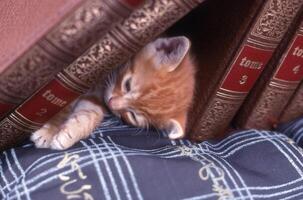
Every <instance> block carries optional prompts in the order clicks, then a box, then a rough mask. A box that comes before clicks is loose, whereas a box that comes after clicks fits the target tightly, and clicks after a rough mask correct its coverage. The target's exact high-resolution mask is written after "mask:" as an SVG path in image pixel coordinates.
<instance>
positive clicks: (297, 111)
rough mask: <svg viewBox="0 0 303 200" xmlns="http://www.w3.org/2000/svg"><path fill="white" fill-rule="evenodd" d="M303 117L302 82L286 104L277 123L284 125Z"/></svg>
mask: <svg viewBox="0 0 303 200" xmlns="http://www.w3.org/2000/svg"><path fill="white" fill-rule="evenodd" d="M302 116H303V81H302V82H301V84H300V86H299V87H298V88H297V90H296V92H295V93H294V95H293V96H292V98H291V100H290V101H289V102H288V104H287V106H286V108H285V109H284V111H283V113H282V114H281V116H280V119H279V122H281V123H286V122H290V121H291V120H294V119H296V118H298V117H302Z"/></svg>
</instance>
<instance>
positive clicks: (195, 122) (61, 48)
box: [0, 0, 303, 150]
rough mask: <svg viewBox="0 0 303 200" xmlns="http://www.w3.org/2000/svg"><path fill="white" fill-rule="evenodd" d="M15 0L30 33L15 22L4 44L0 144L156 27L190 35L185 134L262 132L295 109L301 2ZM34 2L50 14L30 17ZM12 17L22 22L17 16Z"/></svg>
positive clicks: (20, 135)
mask: <svg viewBox="0 0 303 200" xmlns="http://www.w3.org/2000/svg"><path fill="white" fill-rule="evenodd" d="M202 2H203V3H202ZM15 4H16V5H15V7H16V8H17V9H18V8H19V10H20V11H22V12H23V13H24V15H22V16H23V18H28V19H32V20H29V21H30V23H29V24H30V27H31V29H30V31H29V30H23V29H22V28H20V26H19V27H17V29H19V32H20V31H23V32H24V33H25V34H20V35H21V36H22V37H23V38H22V37H21V36H20V38H18V39H19V40H20V41H22V42H21V43H19V42H16V41H15V42H11V43H9V45H7V46H10V48H11V49H14V50H15V52H14V53H11V52H8V53H9V54H6V57H5V56H4V57H3V58H2V60H0V63H1V66H0V117H1V118H2V121H1V122H0V150H4V149H6V148H9V147H11V146H14V145H17V144H19V143H20V142H22V141H23V140H24V139H25V138H27V137H28V136H29V135H30V133H31V132H33V131H34V130H36V129H38V128H39V127H41V126H42V125H43V124H44V123H45V122H47V121H48V120H49V119H50V118H51V117H52V116H54V115H55V114H56V113H58V112H59V111H60V110H62V109H63V108H64V107H65V106H66V105H68V104H69V103H70V102H72V101H73V100H74V99H76V98H77V97H78V96H79V95H81V94H83V93H85V92H86V91H87V90H88V89H89V88H90V87H91V86H92V85H93V84H94V83H95V81H96V80H97V79H100V78H102V77H103V76H105V75H106V74H107V73H108V72H109V71H110V70H112V69H114V68H115V67H117V66H118V65H119V64H121V63H123V62H125V61H127V59H128V58H129V57H130V56H132V55H133V54H134V53H136V52H137V51H138V50H140V48H142V47H143V46H144V45H145V44H146V43H148V42H149V41H151V40H152V39H154V38H155V37H157V36H158V35H159V34H161V33H163V32H165V34H166V35H185V36H187V37H189V38H190V39H191V40H192V54H193V56H194V58H195V59H196V61H197V76H196V94H195V98H194V102H193V105H192V111H191V112H190V115H189V116H188V122H187V132H188V135H189V136H190V138H191V139H193V140H198V141H201V140H205V139H209V138H217V137H221V136H224V135H226V134H227V133H228V131H227V130H228V129H229V128H230V127H236V128H241V129H242V128H266V129H268V128H271V127H272V126H273V124H274V123H277V122H279V121H283V122H285V121H289V120H292V119H294V118H296V117H299V116H300V115H302V114H303V109H302V107H303V101H302V96H303V95H302V93H303V92H302V84H301V86H299V84H300V82H302V78H303V67H301V65H302V64H303V38H302V37H303V23H301V21H302V5H303V0H292V1H289V0H246V1H243V0H234V1H228V0H205V1H204V0H171V1H166V0H145V1H143V0H77V1H66V2H65V1H58V0H54V1H41V2H40V3H39V2H38V3H37V5H30V6H29V7H28V8H27V7H22V5H18V3H17V2H16V3H15ZM43 4H45V5H43ZM7 6H8V0H4V1H2V2H0V11H1V9H5V7H7ZM35 6H36V7H35ZM21 7H22V9H21ZM40 7H41V9H46V10H48V9H53V12H51V11H49V12H40V13H42V14H41V16H39V18H38V19H36V18H31V16H32V15H33V13H35V12H34V11H33V9H34V8H40ZM31 10H32V11H31ZM0 13H1V14H0V15H3V17H2V16H1V17H0V24H1V26H2V27H3V26H7V27H8V28H7V29H6V30H7V31H2V32H1V30H0V35H5V34H7V37H8V36H9V35H8V34H9V33H8V32H10V31H11V30H9V27H10V23H13V22H10V23H6V22H5V21H4V20H5V19H7V18H12V17H11V15H12V13H13V12H12V13H10V12H0ZM181 18H182V19H181ZM12 19H14V20H17V21H18V20H19V21H21V22H20V24H22V17H21V15H20V17H19V18H18V16H17V17H13V18H12ZM14 24H16V23H14ZM4 30H5V28H4ZM14 31H16V30H14ZM26 31H28V32H26ZM2 38H3V37H2ZM0 40H3V41H4V39H0ZM11 40H14V39H11ZM2 51H5V50H3V49H2ZM4 55H5V54H4ZM8 60H9V61H8ZM46 95H47V97H48V98H45V97H46ZM300 106H301V109H299V110H298V109H294V107H297V108H298V107H300ZM294 110H295V111H294Z"/></svg>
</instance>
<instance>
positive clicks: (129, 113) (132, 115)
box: [127, 111, 138, 124]
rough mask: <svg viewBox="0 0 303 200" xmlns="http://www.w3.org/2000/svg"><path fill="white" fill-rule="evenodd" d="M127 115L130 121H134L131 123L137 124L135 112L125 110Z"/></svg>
mask: <svg viewBox="0 0 303 200" xmlns="http://www.w3.org/2000/svg"><path fill="white" fill-rule="evenodd" d="M127 116H128V118H129V119H130V120H131V121H133V122H135V123H133V124H138V120H137V117H136V114H135V113H134V112H133V111H128V112H127Z"/></svg>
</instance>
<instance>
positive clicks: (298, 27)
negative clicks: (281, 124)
mask: <svg viewBox="0 0 303 200" xmlns="http://www.w3.org/2000/svg"><path fill="white" fill-rule="evenodd" d="M296 21H298V23H297V22H296ZM296 21H294V23H293V25H292V26H293V27H291V28H290V30H289V33H287V34H286V36H285V37H284V39H283V40H282V42H281V43H280V45H279V47H278V49H277V50H276V52H275V54H274V55H273V57H272V59H271V60H270V62H269V63H268V65H267V66H266V69H265V70H264V72H263V73H262V74H261V76H260V77H259V79H258V81H257V82H256V84H255V86H254V88H253V89H252V90H251V92H250V94H249V95H248V97H247V99H246V100H245V101H244V103H243V105H242V107H241V109H240V110H239V112H238V114H237V116H236V118H235V120H234V125H235V127H236V128H241V129H243V128H244V129H249V128H256V129H271V128H273V127H274V126H275V124H276V123H277V122H278V119H279V116H280V115H281V113H282V111H283V110H284V108H285V106H286V104H287V102H288V101H289V100H290V98H291V96H292V95H293V93H294V91H295V90H296V88H297V87H298V85H299V84H300V81H301V79H302V77H303V22H301V19H300V18H299V19H298V20H296ZM300 23H301V24H300Z"/></svg>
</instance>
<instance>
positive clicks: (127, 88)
mask: <svg viewBox="0 0 303 200" xmlns="http://www.w3.org/2000/svg"><path fill="white" fill-rule="evenodd" d="M131 81H132V78H131V77H129V78H128V79H127V80H126V81H125V82H124V90H125V92H127V93H128V92H130V91H131Z"/></svg>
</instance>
